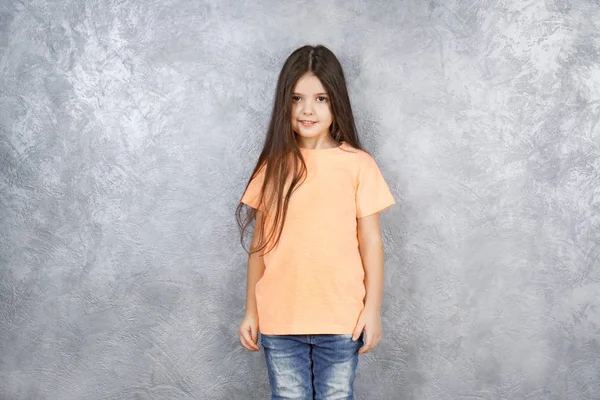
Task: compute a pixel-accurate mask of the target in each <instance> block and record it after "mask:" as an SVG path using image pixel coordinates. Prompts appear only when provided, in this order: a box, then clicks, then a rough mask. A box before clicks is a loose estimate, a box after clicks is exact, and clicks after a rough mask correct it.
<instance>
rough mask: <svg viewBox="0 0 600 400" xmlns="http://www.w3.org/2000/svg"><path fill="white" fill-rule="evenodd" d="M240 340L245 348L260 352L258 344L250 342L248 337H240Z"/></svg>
mask: <svg viewBox="0 0 600 400" xmlns="http://www.w3.org/2000/svg"><path fill="white" fill-rule="evenodd" d="M240 340H241V341H242V344H243V345H244V347H245V348H247V349H248V350H252V351H256V350H258V349H257V348H256V344H254V343H252V341H250V339H248V338H247V337H245V336H240Z"/></svg>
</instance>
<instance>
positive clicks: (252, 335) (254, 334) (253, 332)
mask: <svg viewBox="0 0 600 400" xmlns="http://www.w3.org/2000/svg"><path fill="white" fill-rule="evenodd" d="M248 332H249V338H248V340H249V341H250V343H251V345H252V348H253V349H254V350H258V349H259V347H258V344H257V343H258V329H256V328H253V327H252V326H249V327H248Z"/></svg>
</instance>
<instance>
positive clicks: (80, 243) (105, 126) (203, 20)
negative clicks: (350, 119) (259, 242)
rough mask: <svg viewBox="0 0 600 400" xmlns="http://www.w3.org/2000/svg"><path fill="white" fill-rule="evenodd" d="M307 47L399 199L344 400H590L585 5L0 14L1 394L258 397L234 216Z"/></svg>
mask: <svg viewBox="0 0 600 400" xmlns="http://www.w3.org/2000/svg"><path fill="white" fill-rule="evenodd" d="M317 43H322V44H325V45H327V46H328V47H330V48H331V49H332V50H333V51H334V52H335V53H336V54H337V55H338V57H339V58H340V60H341V61H342V64H343V66H344V69H345V71H346V76H347V79H348V84H349V90H350V95H351V100H352V104H353V107H354V111H355V116H356V123H357V125H358V128H359V133H360V135H361V137H362V139H363V141H364V144H365V146H366V148H367V150H369V151H371V152H372V154H373V155H374V156H375V158H376V160H377V161H378V163H379V165H380V167H381V169H382V172H383V173H384V175H385V177H386V179H387V180H388V183H389V185H390V187H391V189H392V191H393V192H394V194H395V195H396V198H397V200H398V203H399V205H398V206H395V207H393V208H392V209H390V210H389V211H386V212H384V213H383V214H382V229H383V230H384V240H385V247H386V271H387V272H386V281H385V298H384V305H383V311H382V315H383V329H384V338H383V340H382V342H381V343H380V345H379V346H378V347H377V348H376V349H375V350H374V351H372V352H371V353H369V354H367V355H365V356H362V358H361V359H360V363H359V370H358V376H357V381H356V398H357V399H366V400H373V399H375V400H378V399H382V400H388V399H415V400H421V399H422V400H437V399H440V400H441V399H460V400H466V399H469V400H484V399H510V400H513V399H528V400H548V399H551V400H565V399H593V398H595V399H597V398H598V393H600V346H599V341H600V336H599V332H600V295H599V294H598V293H599V291H600V124H598V120H599V118H600V4H599V3H598V1H590V0H588V1H585V0H578V1H575V0H573V1H552V0H548V1H522V0H520V1H503V2H497V1H485V0H483V1H474V0H466V1H443V2H442V1H417V0H411V1H408V0H407V1H387V2H386V1H384V2H378V3H377V2H371V1H369V2H367V1H350V2H341V1H339V2H323V1H321V2H317V1H303V2H295V1H292V2H280V1H262V2H254V1H239V0H236V1H233V0H231V1H208V2H197V1H189V0H188V1H175V0H165V1H156V2H149V1H145V0H124V1H80V0H62V1H42V0H31V1H27V0H24V1H12V0H5V1H4V2H2V4H0V172H1V175H0V178H1V179H0V189H1V190H0V360H1V361H0V398H1V399H11V400H13V399H19V400H20V399H53V400H55V399H56V400H76V399H98V400H100V399H103V400H104V399H106V400H108V399H169V400H170V399H201V400H206V399H215V400H216V399H223V400H225V399H228V400H229V399H266V398H268V390H269V389H268V383H267V373H266V369H265V365H264V359H263V353H262V351H261V352H259V353H250V352H248V351H246V350H244V349H243V348H242V347H241V345H240V344H239V341H238V338H237V333H236V331H237V328H238V325H239V322H240V319H241V317H242V315H243V311H244V296H245V279H246V254H245V253H244V251H243V250H242V248H241V246H240V244H239V237H238V232H237V226H236V225H235V220H234V217H233V211H234V209H235V206H236V205H237V202H238V201H239V198H240V196H241V194H242V191H243V184H244V183H245V182H246V179H247V178H248V177H249V174H250V167H252V166H253V165H254V163H255V161H256V157H257V156H258V151H259V148H260V145H261V143H262V138H263V135H264V132H265V130H266V127H267V124H268V119H269V117H270V111H271V104H272V96H273V92H274V87H275V83H276V78H277V74H278V72H279V69H280V68H281V65H282V63H283V61H284V59H285V58H286V57H287V56H288V55H289V53H290V52H291V51H292V50H294V49H295V48H297V47H299V46H301V45H304V44H317Z"/></svg>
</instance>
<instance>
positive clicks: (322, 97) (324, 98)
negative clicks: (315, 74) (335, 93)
mask: <svg viewBox="0 0 600 400" xmlns="http://www.w3.org/2000/svg"><path fill="white" fill-rule="evenodd" d="M317 99H323V102H326V101H327V97H325V96H319V97H317Z"/></svg>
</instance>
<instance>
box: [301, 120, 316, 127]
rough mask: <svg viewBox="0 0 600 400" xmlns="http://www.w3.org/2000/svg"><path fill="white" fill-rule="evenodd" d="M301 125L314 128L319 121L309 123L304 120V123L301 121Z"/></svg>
mask: <svg viewBox="0 0 600 400" xmlns="http://www.w3.org/2000/svg"><path fill="white" fill-rule="evenodd" d="M300 123H301V124H302V125H304V126H313V125H314V124H316V123H317V121H308V120H304V121H300Z"/></svg>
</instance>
